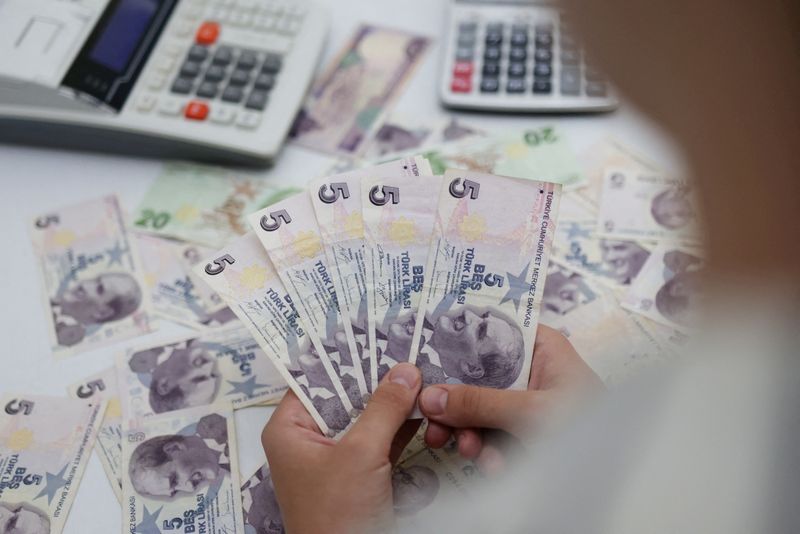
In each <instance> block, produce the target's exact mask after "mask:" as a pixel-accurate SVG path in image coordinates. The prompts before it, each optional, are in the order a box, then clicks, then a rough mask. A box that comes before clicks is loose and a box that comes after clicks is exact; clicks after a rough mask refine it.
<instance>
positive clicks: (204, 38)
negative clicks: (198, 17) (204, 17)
mask: <svg viewBox="0 0 800 534" xmlns="http://www.w3.org/2000/svg"><path fill="white" fill-rule="evenodd" d="M217 37H219V24H217V23H216V22H204V23H203V24H201V25H200V27H199V28H198V29H197V33H196V34H195V37H194V40H195V41H197V43H198V44H201V45H211V44H214V43H215V42H216V40H217Z"/></svg>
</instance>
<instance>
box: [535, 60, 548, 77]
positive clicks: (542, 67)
mask: <svg viewBox="0 0 800 534" xmlns="http://www.w3.org/2000/svg"><path fill="white" fill-rule="evenodd" d="M551 74H553V70H552V69H551V68H550V65H548V64H547V63H537V64H536V65H534V66H533V75H534V76H535V77H537V78H549V77H550V75H551Z"/></svg>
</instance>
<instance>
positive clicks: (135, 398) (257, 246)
mask: <svg viewBox="0 0 800 534" xmlns="http://www.w3.org/2000/svg"><path fill="white" fill-rule="evenodd" d="M428 47H429V39H428V38H427V37H424V36H419V35H414V34H410V33H406V32H401V31H397V30H391V29H385V28H378V27H373V26H368V25H366V26H361V27H359V28H358V29H357V31H356V33H355V35H354V36H353V38H352V40H351V41H350V42H349V43H348V44H347V45H346V46H345V48H344V49H343V50H342V52H341V53H340V54H339V56H338V57H337V58H336V59H334V61H333V63H332V65H331V66H330V68H329V69H328V70H327V71H325V73H324V74H323V75H322V76H321V77H320V79H319V80H318V81H317V82H316V84H315V85H314V89H313V91H312V93H311V95H310V96H309V98H308V100H307V102H306V106H305V108H304V110H303V112H302V113H301V114H300V115H299V116H298V118H297V121H296V123H295V127H294V131H293V135H294V138H295V142H296V144H299V145H302V146H303V147H306V148H311V149H315V150H319V151H321V152H325V153H329V154H335V155H337V156H339V157H340V159H338V160H336V161H335V162H333V163H332V164H331V167H330V171H329V172H326V173H322V174H324V175H323V176H320V175H319V174H317V175H316V176H307V177H300V178H299V179H298V178H297V177H295V178H293V180H292V181H291V182H290V184H289V185H282V184H285V183H284V182H273V181H272V180H266V179H264V178H263V177H260V176H257V175H254V174H249V173H243V172H239V171H233V170H228V169H223V168H218V167H208V166H202V165H191V164H187V163H169V164H166V165H165V166H164V168H163V170H162V172H161V173H160V174H159V176H158V177H157V178H156V179H155V181H154V182H153V183H152V185H151V187H150V189H149V190H148V191H147V193H146V194H145V195H144V198H143V199H142V200H141V202H139V203H138V206H137V207H136V208H135V209H134V210H133V211H131V212H130V213H126V212H124V211H123V209H122V207H121V206H120V202H119V200H118V199H117V198H116V197H115V196H113V195H108V196H104V197H100V198H96V199H90V200H87V201H85V202H82V203H78V204H72V205H68V206H65V207H60V208H54V209H51V210H50V211H47V212H43V213H41V214H40V215H39V216H37V217H36V218H35V219H34V220H33V221H32V222H31V223H30V224H29V230H30V234H31V239H32V242H33V250H34V253H35V256H36V259H37V262H38V271H39V273H40V275H41V280H42V288H43V292H42V295H43V303H44V310H45V311H44V313H43V315H42V319H43V322H44V323H45V324H46V329H47V334H48V336H49V338H48V339H49V342H50V346H51V348H52V351H53V353H54V354H55V355H56V356H58V357H61V356H67V355H74V354H77V353H81V352H89V351H93V352H101V351H102V352H103V353H104V355H107V358H106V359H104V361H105V362H106V363H105V364H104V366H103V367H99V368H98V369H97V371H98V372H96V373H94V374H92V375H90V376H85V377H83V378H81V377H72V380H75V379H80V380H75V382H74V383H73V384H72V385H71V386H69V387H68V389H67V393H68V398H58V399H57V398H49V397H40V396H36V395H10V396H9V395H6V396H4V398H3V399H0V402H2V404H0V406H2V408H3V411H2V412H0V532H3V530H2V528H3V527H5V529H6V530H5V531H8V532H15V533H16V532H26V533H28V532H33V533H39V532H42V533H47V532H50V533H51V534H52V533H59V532H61V531H62V529H63V528H64V524H65V521H66V520H67V515H68V512H69V508H70V505H71V503H72V500H73V499H74V495H75V492H76V490H77V488H78V485H79V482H80V479H81V476H82V474H83V471H84V468H85V466H86V462H87V461H88V457H89V452H90V451H91V449H92V448H94V449H95V450H96V451H97V456H98V458H99V460H100V463H101V465H102V467H103V469H104V471H105V473H106V475H107V477H108V480H109V484H110V490H111V491H112V492H113V493H114V494H115V495H116V497H117V499H118V500H119V501H120V503H121V506H122V510H121V517H122V524H123V527H122V530H123V532H126V533H134V534H136V533H138V534H151V533H168V532H208V533H219V534H222V533H226V534H229V533H233V532H236V533H245V534H262V533H265V532H284V531H285V528H284V525H283V521H282V519H281V514H280V507H279V506H278V501H277V499H276V497H275V488H274V485H273V483H272V479H271V476H270V467H269V466H268V465H266V464H265V465H263V466H262V467H261V468H259V469H258V470H257V471H256V472H255V473H252V472H251V473H240V472H239V468H238V458H237V456H238V447H237V443H236V432H235V421H234V417H233V412H234V410H246V409H250V408H248V407H252V406H256V405H263V404H274V403H276V402H278V401H279V399H280V398H281V397H282V396H283V394H284V393H285V392H286V391H287V390H288V389H291V390H292V391H293V393H294V394H295V395H296V396H297V397H298V399H299V400H300V402H301V403H302V404H303V406H304V407H305V408H306V410H307V411H308V412H309V414H310V417H311V419H313V421H314V422H315V423H316V425H317V426H318V427H319V430H320V432H321V433H322V434H323V435H325V436H328V437H330V438H332V439H340V438H341V437H342V436H344V435H345V434H346V433H347V431H348V430H349V429H350V428H351V426H352V425H353V424H354V423H355V422H356V421H357V420H358V418H359V415H360V414H361V411H362V410H363V409H364V408H365V406H367V405H368V404H369V402H370V396H371V394H372V393H373V392H374V391H375V388H376V387H377V385H378V383H379V382H380V380H381V379H382V378H383V376H384V375H385V374H386V373H387V372H388V371H389V369H391V367H392V366H394V365H396V364H398V363H400V362H411V363H413V364H415V365H417V366H418V367H419V368H420V369H421V371H422V374H423V378H424V382H425V384H434V383H450V384H459V383H464V384H476V385H481V386H487V387H495V388H525V387H526V386H527V382H528V379H529V374H530V369H531V367H532V359H533V358H535V354H533V345H534V340H535V338H536V335H537V332H538V331H539V326H540V325H547V326H549V327H552V328H555V329H556V330H558V331H560V332H561V333H563V334H564V335H565V336H567V337H568V338H569V339H570V340H571V342H572V343H573V345H574V346H575V347H576V349H577V350H578V352H579V353H580V354H581V355H582V357H583V358H584V359H585V360H586V362H587V363H588V364H589V365H590V366H591V367H592V368H593V369H594V370H595V372H597V374H598V375H599V376H600V377H601V379H602V380H603V381H605V382H606V384H608V385H610V386H615V385H616V384H619V383H623V382H625V381H626V380H628V379H629V378H630V377H631V376H633V375H635V374H637V373H639V372H640V371H641V370H642V369H644V368H648V367H653V366H658V365H663V364H664V363H666V362H668V361H669V360H670V359H671V358H673V357H674V356H675V355H676V354H679V353H680V352H681V351H682V350H683V347H684V345H685V343H686V342H687V340H688V339H689V338H690V336H691V334H692V324H693V323H694V322H695V317H696V315H697V313H698V312H699V310H700V306H701V305H702V302H703V298H702V297H703V296H702V294H701V292H700V289H699V288H700V284H699V283H698V279H699V277H700V275H701V271H702V269H703V266H704V258H703V252H702V244H703V243H702V232H701V230H702V224H701V214H700V213H699V210H698V204H697V202H696V200H695V198H694V190H693V187H692V183H691V182H690V181H687V180H686V179H684V178H683V177H680V176H674V175H671V174H670V173H668V172H666V171H665V170H664V169H661V168H660V167H659V166H658V165H656V164H654V163H652V162H651V161H649V160H648V159H647V158H645V157H643V156H642V155H640V154H639V153H638V152H637V151H636V150H635V149H633V148H631V147H628V146H626V145H624V144H623V143H621V142H620V141H618V140H616V139H613V138H606V139H604V140H602V141H601V142H599V143H597V144H595V145H593V146H591V147H590V148H589V149H588V150H587V151H585V152H584V153H578V154H576V153H574V152H573V149H572V147H571V145H570V143H569V140H568V139H567V137H566V135H565V134H564V132H563V131H562V130H561V129H560V128H558V127H555V126H540V127H536V128H528V129H520V130H505V131H502V132H492V131H488V130H485V129H483V128H479V127H475V126H474V125H472V124H470V123H469V122H468V121H463V120H460V119H441V120H440V119H432V118H429V117H415V116H413V115H408V114H406V115H401V114H397V113H391V107H392V103H393V101H394V99H395V98H396V96H397V94H398V92H399V90H400V87H401V86H402V82H403V81H405V80H406V79H407V78H409V76H410V75H411V73H412V72H413V71H414V69H415V68H416V66H417V64H418V63H419V62H420V58H421V57H423V54H424V53H425V50H426V49H427V48H428ZM167 321H168V322H171V323H175V325H178V326H177V327H176V328H178V329H179V332H178V333H177V334H176V333H174V332H173V333H172V334H171V335H169V336H166V335H163V334H161V333H155V334H154V333H153V332H154V331H156V330H157V329H158V327H159V326H160V325H161V324H163V323H164V322H167ZM145 336H146V337H145ZM132 338H142V339H136V340H133V339H132ZM123 341H124V342H125V345H124V346H113V345H115V344H119V343H120V342H123ZM110 363H113V365H111V366H110V367H109V364H110ZM72 380H70V381H72ZM417 415H418V414H417ZM423 432H424V426H423V430H421V431H420V433H418V434H417V436H415V438H414V439H413V440H412V442H411V443H410V444H409V446H408V447H407V448H406V450H405V451H404V453H403V454H402V455H401V457H400V460H399V462H398V463H397V465H396V466H395V468H394V470H393V472H392V488H393V496H394V505H395V514H396V517H397V520H398V526H400V527H402V528H407V529H411V530H415V531H420V532H423V531H425V529H426V527H427V524H428V522H427V521H426V517H427V514H430V513H435V511H436V509H437V508H439V507H440V506H444V505H447V504H448V503H450V502H455V501H456V500H459V501H464V502H468V501H469V499H470V498H471V494H472V492H473V488H474V486H475V485H476V484H480V483H481V476H480V474H479V473H478V471H477V469H476V467H475V465H474V464H472V462H468V461H465V460H463V459H461V458H460V457H459V456H458V453H457V451H456V450H455V448H454V446H453V444H452V443H451V444H449V445H448V446H446V447H445V448H443V449H440V450H432V449H429V448H428V447H426V446H425V444H424V440H423V438H422V436H423ZM8 525H11V526H12V527H13V528H11V529H9V527H8ZM77 528H78V529H79V530H78V531H81V532H82V531H83V530H81V528H82V527H77Z"/></svg>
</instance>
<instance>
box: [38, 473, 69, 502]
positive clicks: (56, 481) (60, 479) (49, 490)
mask: <svg viewBox="0 0 800 534" xmlns="http://www.w3.org/2000/svg"><path fill="white" fill-rule="evenodd" d="M66 471H67V466H66V465H65V466H64V467H63V468H62V469H61V471H59V472H58V473H56V474H55V475H54V474H53V473H46V474H45V477H46V481H45V485H44V488H42V491H40V492H39V495H37V496H36V498H37V499H38V498H39V497H42V496H44V495H47V504H50V503H51V502H53V497H55V496H56V493H57V492H58V490H60V489H61V488H63V487H64V486H66V484H67V481H66V479H65V478H64V473H66Z"/></svg>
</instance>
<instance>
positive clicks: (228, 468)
mask: <svg viewBox="0 0 800 534" xmlns="http://www.w3.org/2000/svg"><path fill="white" fill-rule="evenodd" d="M122 457H123V460H124V472H125V476H124V477H123V485H122V494H123V501H122V502H123V506H124V510H125V511H124V513H123V518H124V519H123V525H124V531H125V532H135V533H142V534H158V533H162V532H173V531H174V532H195V533H198V532H205V533H207V534H244V524H243V522H242V499H241V494H240V487H241V483H240V481H239V461H238V447H237V445H236V432H235V430H234V427H233V409H232V408H231V405H230V404H229V403H221V404H217V405H211V406H202V407H200V408H193V409H189V410H181V411H178V412H170V413H168V414H162V415H159V416H156V417H151V418H147V419H138V420H133V421H130V422H129V426H128V428H126V430H125V431H124V433H123V436H122Z"/></svg>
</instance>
